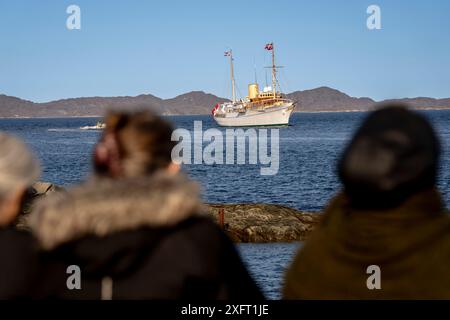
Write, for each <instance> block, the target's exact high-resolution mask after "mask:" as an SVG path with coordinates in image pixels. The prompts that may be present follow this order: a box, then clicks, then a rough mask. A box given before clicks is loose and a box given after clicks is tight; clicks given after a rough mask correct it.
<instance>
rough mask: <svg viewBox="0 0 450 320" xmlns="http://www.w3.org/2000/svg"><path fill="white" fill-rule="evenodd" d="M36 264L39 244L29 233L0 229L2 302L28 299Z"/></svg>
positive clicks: (0, 288) (13, 229)
mask: <svg viewBox="0 0 450 320" xmlns="http://www.w3.org/2000/svg"><path fill="white" fill-rule="evenodd" d="M36 263H37V244H36V241H35V240H34V238H33V237H32V236H31V235H30V234H29V233H27V232H25V231H19V230H17V229H15V228H13V227H7V228H1V229H0V300H4V299H20V298H26V297H28V292H29V290H30V286H31V283H32V280H33V279H34V277H35V272H36V267H37V264H36Z"/></svg>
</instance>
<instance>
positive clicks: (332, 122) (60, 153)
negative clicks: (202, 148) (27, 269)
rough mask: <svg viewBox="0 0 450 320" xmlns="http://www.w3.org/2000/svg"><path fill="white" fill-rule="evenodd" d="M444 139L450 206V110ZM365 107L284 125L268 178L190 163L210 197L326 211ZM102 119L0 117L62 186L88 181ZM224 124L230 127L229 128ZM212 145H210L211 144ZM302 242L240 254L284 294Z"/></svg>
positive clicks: (207, 120)
mask: <svg viewBox="0 0 450 320" xmlns="http://www.w3.org/2000/svg"><path fill="white" fill-rule="evenodd" d="M423 114H424V115H425V116H426V117H428V118H429V119H430V121H431V122H432V123H433V125H434V126H435V128H436V131H437V133H438V135H439V136H440V138H441V142H442V146H443V156H442V161H441V164H440V166H441V170H440V172H441V174H440V179H439V187H440V190H441V192H442V194H443V197H444V200H445V202H446V204H447V206H449V204H450V170H449V168H450V154H449V152H448V150H450V111H425V112H423ZM365 116H366V114H365V113H302V114H294V115H293V116H292V117H291V126H289V127H286V128H281V129H280V167H279V172H278V174H277V175H275V176H261V175H260V166H259V165H187V166H185V167H184V169H185V170H186V172H188V174H189V175H190V176H191V177H192V178H193V179H196V180H198V181H199V182H200V183H201V185H202V187H203V195H204V200H205V201H208V202H222V203H227V202H247V203H248V202H267V203H277V204H284V205H288V206H291V207H294V208H297V209H301V210H307V211H319V210H321V209H322V208H323V207H324V206H325V205H326V203H327V201H328V200H329V198H330V197H331V196H332V195H333V194H334V193H335V192H336V191H337V190H338V189H339V187H340V185H339V182H338V180H337V178H336V175H335V164H336V159H337V158H338V157H339V155H340V153H341V152H342V150H343V148H344V147H345V145H346V143H347V142H348V139H349V138H350V137H351V135H352V133H353V132H354V131H355V130H356V128H357V127H358V125H359V124H360V122H361V121H362V119H363V118H364V117H365ZM168 119H169V120H170V121H172V122H173V123H174V125H175V126H176V127H181V128H186V129H188V130H192V129H193V127H194V124H193V122H194V120H202V124H203V129H204V130H206V129H208V128H211V127H216V125H215V123H214V121H213V120H212V119H211V117H209V116H174V117H168ZM96 121H97V119H95V118H68V119H67V118H66V119H0V130H3V131H7V132H10V133H13V134H15V135H17V136H19V137H22V138H23V139H24V140H25V141H26V142H27V143H28V144H29V145H30V146H31V147H32V148H33V149H34V150H35V152H36V154H37V155H38V157H39V158H40V159H41V161H42V164H43V175H42V180H46V181H51V182H53V183H56V184H60V185H65V186H67V185H70V184H75V183H78V182H80V181H81V180H82V179H84V178H85V177H86V176H88V175H89V173H90V172H91V158H92V156H91V155H92V149H93V146H94V144H95V142H96V141H97V139H98V137H99V134H100V132H99V131H95V130H83V129H80V128H81V127H84V126H89V125H95V123H96ZM221 130H222V129H221ZM205 145H206V144H205ZM297 246H298V244H244V245H240V247H239V249H240V252H241V254H242V256H243V258H244V260H245V262H246V263H247V264H248V266H249V268H250V271H251V272H252V273H253V274H254V276H255V278H256V280H257V282H258V283H259V284H260V285H261V286H262V288H263V290H264V291H265V293H266V294H267V296H268V297H270V298H279V297H280V295H279V288H280V285H281V280H282V276H283V272H284V270H285V267H286V266H287V265H288V264H289V262H290V260H291V259H292V255H293V254H294V253H295V250H296V248H297Z"/></svg>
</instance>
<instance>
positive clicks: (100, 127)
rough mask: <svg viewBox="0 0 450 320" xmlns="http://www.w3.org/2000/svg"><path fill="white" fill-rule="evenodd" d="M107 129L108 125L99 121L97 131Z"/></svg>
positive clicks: (96, 125) (96, 126)
mask: <svg viewBox="0 0 450 320" xmlns="http://www.w3.org/2000/svg"><path fill="white" fill-rule="evenodd" d="M105 128H106V123H104V122H102V121H97V123H96V124H95V129H105Z"/></svg>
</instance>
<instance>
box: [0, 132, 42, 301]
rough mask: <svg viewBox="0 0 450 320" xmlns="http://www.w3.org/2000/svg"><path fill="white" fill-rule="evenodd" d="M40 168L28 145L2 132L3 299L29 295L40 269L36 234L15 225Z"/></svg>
mask: <svg viewBox="0 0 450 320" xmlns="http://www.w3.org/2000/svg"><path fill="white" fill-rule="evenodd" d="M39 173H40V167H39V163H38V162H37V160H36V159H35V158H34V157H33V155H32V154H31V152H30V151H29V150H28V148H27V147H26V145H25V144H24V143H23V142H22V141H20V140H19V139H17V138H15V137H12V136H10V135H7V134H5V133H2V132H0V299H17V298H25V297H26V296H27V295H28V291H29V289H30V285H31V282H32V279H33V278H34V272H35V270H36V266H37V265H36V254H37V245H36V243H35V240H34V239H33V237H32V236H31V235H30V234H29V233H27V232H25V231H20V230H18V229H16V228H15V227H14V222H15V220H16V218H17V216H18V215H19V213H20V212H21V209H22V200H23V199H24V197H25V194H26V190H27V189H28V187H29V186H30V185H31V184H32V183H33V182H35V180H36V179H37V178H38V177H39Z"/></svg>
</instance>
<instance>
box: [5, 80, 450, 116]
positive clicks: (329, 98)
mask: <svg viewBox="0 0 450 320" xmlns="http://www.w3.org/2000/svg"><path fill="white" fill-rule="evenodd" d="M287 97H288V98H290V99H293V100H295V101H297V102H298V107H297V109H296V111H298V112H332V111H367V110H371V109H373V108H374V107H376V105H378V104H383V103H388V102H399V103H406V104H408V105H410V106H411V107H413V108H416V109H450V98H446V99H434V98H427V97H417V98H405V99H395V100H384V101H378V102H377V101H375V100H372V99H370V98H366V97H362V98H357V97H351V96H349V95H347V94H345V93H343V92H340V91H338V90H335V89H332V88H328V87H320V88H316V89H312V90H303V91H295V92H292V93H290V94H287ZM225 101H227V99H225V98H221V97H217V96H215V95H213V94H209V93H205V92H202V91H192V92H189V93H185V94H182V95H179V96H177V97H175V98H172V99H161V98H158V97H156V96H153V95H151V94H142V95H139V96H136V97H129V96H125V97H83V98H71V99H63V100H56V101H50V102H45V103H35V102H32V101H27V100H23V99H19V98H16V97H12V96H7V95H1V94H0V117H1V118H21V117H83V116H102V115H103V114H104V113H105V110H107V109H108V108H110V107H119V108H135V107H148V108H149V109H151V110H153V111H155V112H157V113H159V114H163V115H188V114H209V113H210V112H211V108H212V107H213V106H214V105H215V104H216V103H222V102H225Z"/></svg>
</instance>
